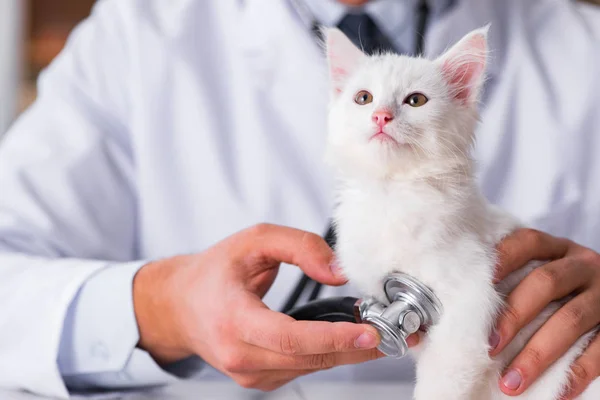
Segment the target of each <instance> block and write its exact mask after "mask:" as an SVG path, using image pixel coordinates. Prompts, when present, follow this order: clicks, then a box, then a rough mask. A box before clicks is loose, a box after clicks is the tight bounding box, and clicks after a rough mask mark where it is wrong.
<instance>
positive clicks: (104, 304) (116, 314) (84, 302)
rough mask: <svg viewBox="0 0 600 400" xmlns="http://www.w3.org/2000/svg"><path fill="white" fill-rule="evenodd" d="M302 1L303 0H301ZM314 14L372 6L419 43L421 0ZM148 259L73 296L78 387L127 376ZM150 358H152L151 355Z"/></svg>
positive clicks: (403, 44)
mask: <svg viewBox="0 0 600 400" xmlns="http://www.w3.org/2000/svg"><path fill="white" fill-rule="evenodd" d="M300 1H302V0H300ZM454 3H455V0H430V1H429V3H428V4H429V9H430V15H429V22H430V23H432V22H435V19H436V18H439V17H441V16H442V15H443V14H444V13H445V12H446V11H447V10H448V9H449V8H450V7H451V6H452V5H453V4H454ZM304 4H305V5H306V7H307V9H308V10H309V11H310V12H311V13H312V15H313V17H314V18H315V19H316V20H317V21H318V22H319V23H320V24H321V25H325V26H336V25H337V24H338V23H339V22H340V21H341V20H342V18H343V17H344V16H345V15H346V14H347V13H352V12H366V13H367V14H368V15H369V16H370V17H371V18H372V19H373V20H374V21H375V23H376V24H377V25H378V27H379V29H380V30H382V31H383V32H384V33H385V34H386V35H387V37H388V38H389V39H390V41H391V42H392V43H393V44H394V46H395V48H396V49H397V51H398V52H399V53H404V54H412V53H413V51H414V48H415V30H416V18H415V17H416V12H417V11H416V10H417V5H418V0H401V1H400V0H373V1H370V2H369V3H367V4H366V5H365V6H362V7H350V6H345V5H343V4H341V3H339V2H337V1H336V0H304ZM144 264H145V262H143V261H140V262H134V263H131V264H127V265H126V266H123V265H119V266H117V267H114V266H108V267H107V268H104V269H101V270H100V271H99V272H97V273H96V274H94V275H92V276H91V277H90V278H89V279H88V280H87V281H86V283H85V284H84V285H83V286H82V287H81V288H80V290H79V292H78V294H77V295H76V296H75V298H74V299H73V301H72V303H71V305H70V308H69V310H68V312H67V315H66V317H65V321H64V327H63V332H62V336H61V343H60V348H59V356H58V360H57V361H58V366H59V369H60V372H61V375H62V376H63V378H64V379H65V380H66V382H67V383H68V384H70V386H72V387H86V386H89V385H94V383H102V382H111V381H115V382H118V381H121V380H122V379H124V378H123V376H126V375H127V374H126V373H124V371H126V370H127V367H128V363H129V362H130V358H129V357H130V355H131V353H132V352H133V350H134V348H135V346H136V344H137V342H138V340H139V332H138V329H137V323H136V320H135V313H134V309H133V301H132V286H133V278H134V276H135V274H136V272H137V271H138V270H139V269H140V268H141V267H142V266H143V265H144ZM149 362H150V361H149ZM201 367H202V363H201V362H199V360H198V359H190V360H184V361H183V362H180V363H177V364H174V365H172V366H163V368H164V369H165V371H167V372H169V373H171V374H173V375H176V376H180V377H185V376H189V375H190V374H192V373H193V372H194V371H197V370H199V369H201Z"/></svg>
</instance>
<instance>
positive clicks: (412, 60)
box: [324, 26, 488, 177]
mask: <svg viewBox="0 0 600 400" xmlns="http://www.w3.org/2000/svg"><path fill="white" fill-rule="evenodd" d="M324 33H325V37H326V50H327V60H328V63H329V74H330V75H329V76H330V83H331V92H332V93H331V102H330V110H329V121H328V125H329V135H328V151H327V154H328V159H329V162H331V163H332V164H333V165H334V166H335V167H336V168H338V169H339V170H341V171H342V172H343V173H344V174H350V175H356V174H363V175H367V176H380V177H389V176H396V175H399V174H411V173H414V172H417V174H418V173H419V171H421V172H422V173H425V174H427V172H425V171H437V173H440V172H441V173H443V172H444V171H443V170H444V169H445V168H452V167H453V166H454V167H455V166H456V165H461V164H464V163H467V162H468V161H469V160H468V157H469V151H470V148H471V145H472V143H473V139H474V138H473V136H474V130H475V125H476V123H477V120H478V112H477V106H478V100H479V96H480V92H481V89H482V86H483V81H484V70H485V65H486V55H487V33H488V27H487V26H486V27H484V28H481V29H478V30H475V31H472V32H470V33H469V34H467V35H466V36H464V37H463V38H462V39H461V40H460V41H459V42H458V43H456V44H455V45H454V46H453V47H451V48H450V49H449V50H448V51H446V52H445V53H444V54H442V55H441V56H440V57H438V58H437V59H434V60H428V59H425V58H417V57H408V56H398V55H393V54H379V55H373V56H367V55H366V54H364V53H363V52H362V51H360V50H359V49H358V48H357V47H356V46H355V45H354V44H353V43H352V42H351V41H350V40H349V39H348V38H347V37H346V36H345V35H344V34H343V33H342V32H341V31H339V30H338V29H335V28H334V29H328V30H325V32H324Z"/></svg>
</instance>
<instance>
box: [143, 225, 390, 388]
mask: <svg viewBox="0 0 600 400" xmlns="http://www.w3.org/2000/svg"><path fill="white" fill-rule="evenodd" d="M281 262H284V263H287V264H291V265H296V266H298V267H299V268H300V269H302V270H303V271H304V272H305V273H306V274H307V275H308V276H310V277H311V278H313V279H315V280H316V281H319V282H321V283H323V284H327V285H332V286H339V285H343V284H344V283H345V282H346V280H345V278H343V277H342V276H340V275H339V274H337V273H336V272H337V269H336V268H335V263H334V259H333V251H332V250H331V248H330V247H329V246H328V245H327V243H326V242H325V241H324V240H323V239H322V238H321V237H319V236H318V235H315V234H313V233H309V232H305V231H301V230H298V229H293V228H288V227H283V226H277V225H269V224H260V225H257V226H254V227H251V228H248V229H245V230H243V231H241V232H238V233H235V234H233V235H231V236H230V237H227V238H225V239H224V240H222V241H221V242H218V243H217V244H215V245H214V246H212V247H210V248H209V249H207V250H205V251H203V252H201V253H198V254H190V255H181V256H176V257H172V258H167V259H164V260H158V261H155V262H151V263H149V264H147V265H146V266H144V267H142V268H141V269H140V271H138V273H137V274H136V276H135V278H134V283H133V297H134V309H135V314H136V319H137V323H138V327H139V332H140V341H139V344H138V346H139V347H140V348H142V349H144V350H146V351H148V352H149V353H150V354H151V355H152V357H153V358H154V359H155V360H156V361H157V362H158V363H159V364H163V365H164V364H168V363H172V362H175V361H178V360H181V359H183V358H186V357H189V356H192V355H197V356H199V357H200V358H201V359H203V360H204V361H205V362H207V363H208V364H210V365H211V366H213V367H214V368H216V369H218V370H220V371H221V372H223V373H224V374H226V375H228V376H229V377H231V378H232V379H233V380H234V381H235V382H237V383H238V384H239V385H241V386H243V387H247V388H255V389H261V390H265V391H269V390H274V389H277V388H278V387H280V386H282V385H285V384H286V383H288V382H289V381H291V380H293V379H295V378H297V377H299V376H302V375H306V374H309V373H312V372H316V371H320V370H324V369H329V368H333V367H335V366H339V365H344V364H357V363H362V362H365V361H370V360H374V359H377V358H380V357H383V356H384V355H383V354H382V353H381V352H379V351H378V350H377V349H376V347H377V345H378V343H379V340H380V338H379V335H378V333H377V331H376V330H375V329H374V328H373V327H371V326H368V325H365V324H355V323H348V322H336V323H331V322H321V321H296V320H294V319H293V318H291V317H289V316H288V315H286V314H283V313H279V312H277V311H273V310H270V309H269V308H268V307H267V306H266V305H265V304H264V303H263V302H262V300H261V299H262V297H263V296H264V295H265V294H266V292H267V290H268V289H269V287H270V286H271V284H272V283H273V281H274V279H275V276H276V274H277V271H278V268H279V265H280V263H281Z"/></svg>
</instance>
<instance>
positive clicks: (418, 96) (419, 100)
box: [404, 93, 429, 107]
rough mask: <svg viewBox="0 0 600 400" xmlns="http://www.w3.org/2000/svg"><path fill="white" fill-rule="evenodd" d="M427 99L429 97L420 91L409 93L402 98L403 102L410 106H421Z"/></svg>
mask: <svg viewBox="0 0 600 400" xmlns="http://www.w3.org/2000/svg"><path fill="white" fill-rule="evenodd" d="M428 101H429V99H428V98H427V97H425V95H424V94H422V93H413V94H409V95H408V96H407V97H406V99H404V102H405V103H406V104H408V105H409V106H411V107H421V106H422V105H424V104H425V103H427V102H428Z"/></svg>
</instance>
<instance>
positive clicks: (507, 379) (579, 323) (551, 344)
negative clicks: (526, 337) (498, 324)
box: [500, 292, 600, 396]
mask: <svg viewBox="0 0 600 400" xmlns="http://www.w3.org/2000/svg"><path fill="white" fill-rule="evenodd" d="M599 308H600V298H598V296H597V295H595V294H593V293H590V292H586V293H583V294H581V295H579V296H577V297H576V298H575V299H573V300H571V301H570V302H568V303H567V304H566V305H565V306H563V307H562V308H561V309H559V310H558V311H557V312H556V313H555V314H554V315H553V316H552V317H551V318H550V319H549V320H548V321H547V322H546V324H544V326H543V327H542V328H540V330H539V331H538V332H537V333H536V334H535V335H534V336H533V337H532V338H531V340H530V341H529V343H528V344H527V346H526V347H525V348H524V349H523V351H521V353H520V354H519V355H518V356H517V357H516V358H515V359H514V360H513V362H512V363H511V365H510V366H509V367H508V368H507V369H506V372H505V374H504V375H503V378H502V379H501V383H500V388H501V390H502V391H503V392H504V393H505V394H508V395H512V396H515V395H519V394H521V393H523V392H524V391H525V390H527V388H528V387H529V386H530V385H531V383H532V382H534V381H535V380H536V379H537V378H538V377H539V376H540V375H541V373H542V372H543V371H545V370H546V369H547V368H548V367H549V366H550V365H551V364H552V363H553V362H554V361H556V360H557V359H558V358H559V357H560V356H562V355H564V354H565V353H566V352H567V351H568V349H569V348H570V347H571V346H572V345H573V344H574V343H575V342H576V341H577V340H578V339H579V338H580V337H581V336H582V335H583V334H584V333H585V332H588V331H589V330H590V329H591V328H593V327H594V326H596V325H597V324H598V318H597V316H598V315H600V314H599V311H600V310H599ZM557 332H560V334H557Z"/></svg>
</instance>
